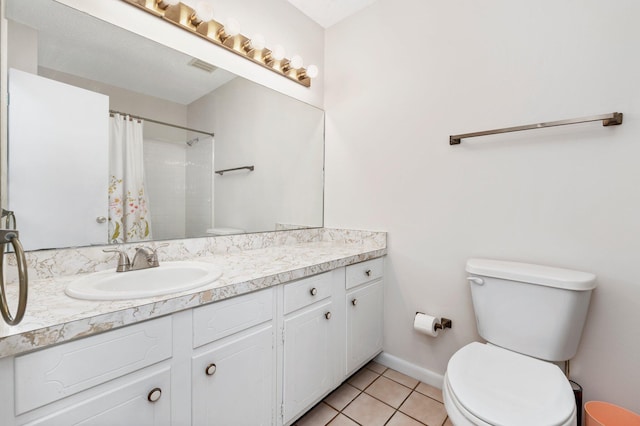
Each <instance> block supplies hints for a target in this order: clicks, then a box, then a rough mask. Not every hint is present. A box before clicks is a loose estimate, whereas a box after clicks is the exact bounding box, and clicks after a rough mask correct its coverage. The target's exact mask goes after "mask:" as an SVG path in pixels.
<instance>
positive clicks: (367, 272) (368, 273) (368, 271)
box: [364, 269, 371, 277]
mask: <svg viewBox="0 0 640 426" xmlns="http://www.w3.org/2000/svg"><path fill="white" fill-rule="evenodd" d="M364 273H365V275H366V276H368V277H370V276H371V269H367V270H366V271H364Z"/></svg>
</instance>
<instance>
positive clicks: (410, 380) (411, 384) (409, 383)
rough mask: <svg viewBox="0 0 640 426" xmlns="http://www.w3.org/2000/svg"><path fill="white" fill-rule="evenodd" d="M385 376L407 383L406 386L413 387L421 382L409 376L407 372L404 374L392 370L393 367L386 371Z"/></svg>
mask: <svg viewBox="0 0 640 426" xmlns="http://www.w3.org/2000/svg"><path fill="white" fill-rule="evenodd" d="M383 376H385V377H388V378H390V379H391V380H395V381H396V382H398V383H400V384H401V385H405V386H406V387H408V388H411V389H413V388H415V387H416V385H417V384H418V382H419V381H418V380H416V379H414V378H413V377H409V376H407V375H406V374H402V373H400V372H399V371H396V370H392V369H391V368H389V369H387V371H385V372H384V374H383Z"/></svg>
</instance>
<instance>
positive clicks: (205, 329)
mask: <svg viewBox="0 0 640 426" xmlns="http://www.w3.org/2000/svg"><path fill="white" fill-rule="evenodd" d="M273 305H274V303H273V289H271V288H269V289H266V290H261V291H257V292H255V293H249V294H246V295H243V296H239V297H234V298H231V299H227V300H223V301H221V302H216V303H213V304H211V305H208V306H203V307H200V308H197V309H194V310H193V347H194V348H197V347H199V346H202V345H205V344H207V343H210V342H213V341H215V340H218V339H221V338H223V337H226V336H230V335H232V334H234V333H237V332H239V331H242V330H246V329H248V328H250V327H253V326H254V325H258V324H262V323H263V322H266V321H269V320H271V318H273Z"/></svg>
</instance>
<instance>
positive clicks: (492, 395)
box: [444, 342, 576, 426]
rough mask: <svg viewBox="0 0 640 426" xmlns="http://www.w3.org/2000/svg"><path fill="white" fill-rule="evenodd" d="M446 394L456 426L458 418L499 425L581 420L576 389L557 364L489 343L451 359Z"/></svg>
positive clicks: (475, 345)
mask: <svg viewBox="0 0 640 426" xmlns="http://www.w3.org/2000/svg"><path fill="white" fill-rule="evenodd" d="M444 391H445V406H446V408H447V411H448V412H449V411H450V410H451V411H452V412H453V411H455V414H454V415H452V416H451V417H452V420H454V422H455V417H458V418H459V419H463V418H464V419H465V420H467V421H468V424H474V425H496V426H513V425H519V426H540V425H545V426H564V425H575V422H576V420H575V418H576V407H575V400H574V397H573V391H572V389H571V385H570V384H569V381H568V380H567V379H566V377H565V376H564V374H563V373H562V371H561V370H560V369H559V368H558V367H557V366H556V365H554V364H551V363H548V362H545V361H541V360H538V359H535V358H531V357H528V356H525V355H521V354H518V353H515V352H512V351H509V350H507V349H503V348H500V347H497V346H493V345H490V344H482V343H478V342H474V343H471V344H469V345H467V346H465V347H463V348H462V349H460V350H459V351H458V352H456V353H455V354H454V355H453V356H452V357H451V359H450V360H449V365H448V367H447V373H446V375H445V386H444ZM458 423H461V424H464V422H463V421H458V422H456V424H458Z"/></svg>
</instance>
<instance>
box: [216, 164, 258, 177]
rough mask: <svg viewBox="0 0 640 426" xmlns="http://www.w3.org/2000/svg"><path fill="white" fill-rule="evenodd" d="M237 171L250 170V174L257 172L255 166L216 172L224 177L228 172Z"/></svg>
mask: <svg viewBox="0 0 640 426" xmlns="http://www.w3.org/2000/svg"><path fill="white" fill-rule="evenodd" d="M236 170H249V171H250V172H252V171H254V170H255V166H242V167H234V168H233V169H224V170H216V173H217V174H219V175H220V176H223V175H224V174H225V173H227V172H235V171H236Z"/></svg>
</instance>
